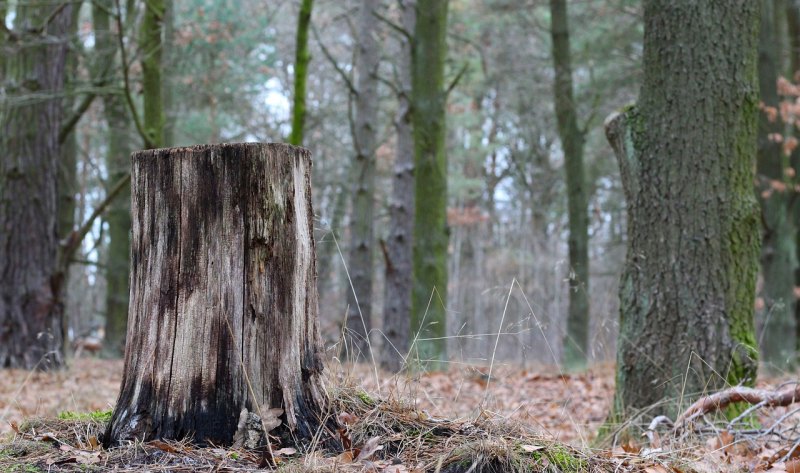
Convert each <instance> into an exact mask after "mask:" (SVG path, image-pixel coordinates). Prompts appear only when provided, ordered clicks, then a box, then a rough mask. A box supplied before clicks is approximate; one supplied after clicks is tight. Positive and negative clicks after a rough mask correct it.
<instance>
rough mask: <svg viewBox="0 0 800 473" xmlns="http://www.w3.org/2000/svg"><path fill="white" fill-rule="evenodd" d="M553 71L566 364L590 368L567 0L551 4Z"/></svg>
mask: <svg viewBox="0 0 800 473" xmlns="http://www.w3.org/2000/svg"><path fill="white" fill-rule="evenodd" d="M550 13H551V16H550V17H551V22H552V24H551V28H550V33H551V35H552V38H553V67H554V68H555V83H554V87H553V92H554V96H555V107H556V118H557V120H558V134H559V136H560V137H561V148H562V149H563V150H564V161H565V162H564V169H565V170H566V174H567V179H566V180H567V203H568V205H567V207H568V210H569V240H568V246H569V314H568V316H567V334H566V338H565V339H564V363H565V364H566V366H568V367H571V368H581V367H585V366H586V357H587V353H588V348H589V215H588V207H589V197H588V195H587V189H586V177H585V175H584V169H583V143H584V139H585V138H584V135H583V131H581V129H580V128H579V127H578V118H577V111H576V104H575V98H574V93H573V90H572V58H571V54H570V42H569V22H568V15H567V2H566V0H550Z"/></svg>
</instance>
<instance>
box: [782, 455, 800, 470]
mask: <svg viewBox="0 0 800 473" xmlns="http://www.w3.org/2000/svg"><path fill="white" fill-rule="evenodd" d="M784 468H785V469H786V471H787V473H800V460H798V459H797V458H795V459H793V460H789V461H787V462H786V465H785V466H784Z"/></svg>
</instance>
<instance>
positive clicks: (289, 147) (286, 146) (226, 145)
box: [131, 142, 309, 158]
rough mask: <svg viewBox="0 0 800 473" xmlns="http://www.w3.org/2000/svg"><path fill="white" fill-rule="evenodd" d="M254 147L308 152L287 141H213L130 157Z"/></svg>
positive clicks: (158, 149) (287, 151)
mask: <svg viewBox="0 0 800 473" xmlns="http://www.w3.org/2000/svg"><path fill="white" fill-rule="evenodd" d="M256 149H270V150H273V151H276V152H283V153H286V154H289V153H291V152H296V151H300V152H305V153H308V152H309V150H308V149H307V148H303V147H300V146H294V145H290V144H288V143H261V142H248V143H215V144H199V145H192V146H176V147H171V148H154V149H144V150H139V151H134V152H133V153H132V154H131V158H138V157H145V156H169V155H172V154H177V153H191V154H195V153H197V154H203V153H206V152H208V151H219V152H221V153H225V152H228V151H243V150H244V151H253V150H256Z"/></svg>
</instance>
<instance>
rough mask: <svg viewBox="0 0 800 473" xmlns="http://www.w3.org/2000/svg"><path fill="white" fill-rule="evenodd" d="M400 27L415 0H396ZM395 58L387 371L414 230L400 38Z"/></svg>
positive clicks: (404, 300) (406, 60) (399, 363)
mask: <svg viewBox="0 0 800 473" xmlns="http://www.w3.org/2000/svg"><path fill="white" fill-rule="evenodd" d="M400 7H401V8H402V12H403V13H402V26H403V29H404V30H405V31H407V32H409V33H410V32H412V31H414V25H415V23H416V18H417V10H416V0H400ZM402 41H403V44H402V50H403V52H402V54H401V55H400V58H399V59H398V71H397V73H398V76H399V79H400V84H399V88H398V91H399V93H398V96H397V114H396V115H395V119H394V127H395V130H396V132H397V145H396V148H395V155H394V169H393V174H392V197H391V201H390V202H389V217H390V223H389V234H388V235H387V237H386V242H385V243H384V247H383V249H384V259H385V262H386V272H385V274H386V279H385V286H384V297H383V334H384V336H385V337H386V338H385V340H384V342H383V349H382V353H381V366H382V367H383V368H385V369H387V370H389V371H391V372H393V373H396V372H398V371H400V369H402V367H403V360H404V357H405V356H406V354H407V353H408V348H409V347H408V343H409V338H410V336H409V335H410V332H411V323H410V321H409V314H410V313H411V281H412V279H411V259H412V250H411V241H412V235H413V233H414V137H413V136H412V130H411V48H412V44H411V42H410V41H409V39H408V38H407V37H403V38H402Z"/></svg>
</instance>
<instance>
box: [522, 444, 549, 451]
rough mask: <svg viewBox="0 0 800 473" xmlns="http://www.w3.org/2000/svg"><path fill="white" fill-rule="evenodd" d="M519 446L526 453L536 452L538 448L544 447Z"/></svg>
mask: <svg viewBox="0 0 800 473" xmlns="http://www.w3.org/2000/svg"><path fill="white" fill-rule="evenodd" d="M519 448H521V449H522V451H523V452H528V453H533V452H538V451H539V450H544V449H545V447H544V446H542V445H520V446H519Z"/></svg>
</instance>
